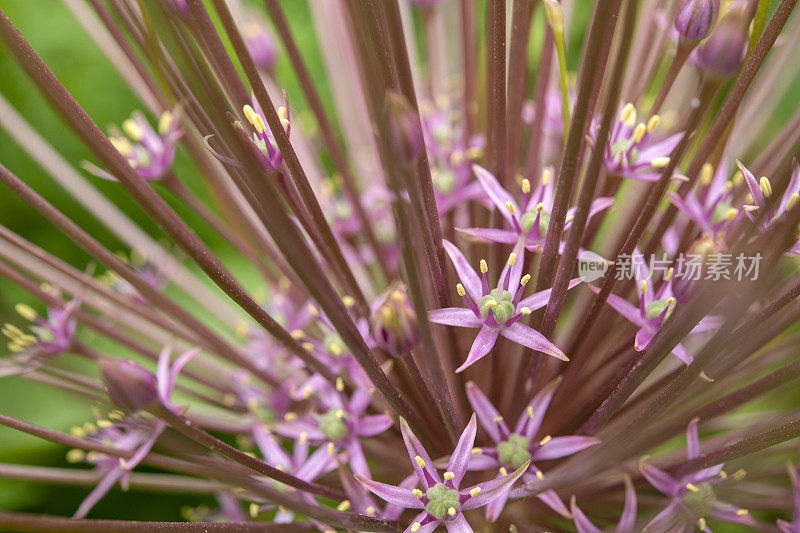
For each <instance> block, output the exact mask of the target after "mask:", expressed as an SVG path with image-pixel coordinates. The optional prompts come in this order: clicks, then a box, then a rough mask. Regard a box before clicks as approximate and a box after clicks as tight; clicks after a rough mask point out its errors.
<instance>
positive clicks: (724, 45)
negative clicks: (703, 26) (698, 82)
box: [697, 4, 750, 80]
mask: <svg viewBox="0 0 800 533" xmlns="http://www.w3.org/2000/svg"><path fill="white" fill-rule="evenodd" d="M749 26H750V17H749V16H748V13H747V9H746V6H744V5H742V4H738V5H735V6H734V7H732V8H731V9H730V10H729V11H728V12H727V13H726V14H725V15H724V16H723V17H722V18H721V19H720V21H719V24H718V25H717V28H716V29H715V30H714V32H713V33H712V34H711V36H710V37H709V38H708V39H706V40H705V41H704V42H703V44H701V45H700V47H699V48H698V50H697V65H698V66H699V67H700V68H701V69H703V70H704V71H705V72H706V74H708V75H710V76H713V77H716V78H721V79H723V80H724V79H727V78H730V77H731V76H733V75H734V74H736V73H737V72H739V69H740V68H741V67H742V63H743V62H744V57H745V54H746V53H747V38H748V35H747V33H748V28H749Z"/></svg>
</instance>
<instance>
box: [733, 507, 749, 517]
mask: <svg viewBox="0 0 800 533" xmlns="http://www.w3.org/2000/svg"><path fill="white" fill-rule="evenodd" d="M748 514H750V511H748V510H747V509H739V510H738V511H736V516H745V515H748Z"/></svg>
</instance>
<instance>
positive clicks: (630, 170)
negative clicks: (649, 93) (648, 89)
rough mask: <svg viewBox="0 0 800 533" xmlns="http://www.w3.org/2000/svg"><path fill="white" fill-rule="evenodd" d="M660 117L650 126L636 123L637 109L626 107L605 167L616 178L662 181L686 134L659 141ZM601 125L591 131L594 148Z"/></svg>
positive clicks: (608, 146) (607, 149) (610, 142)
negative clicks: (656, 133)
mask: <svg viewBox="0 0 800 533" xmlns="http://www.w3.org/2000/svg"><path fill="white" fill-rule="evenodd" d="M659 122H660V119H659V118H658V115H654V116H652V117H650V119H649V120H648V121H647V123H643V122H640V123H638V124H637V122H636V108H635V107H634V106H633V104H626V105H625V106H624V107H623V108H622V111H621V112H620V115H619V118H618V120H617V121H616V123H615V124H614V125H613V126H612V128H611V135H610V138H609V140H608V143H607V144H606V145H605V167H606V170H607V171H608V172H610V173H612V174H616V175H618V176H621V177H623V178H628V179H634V180H639V181H658V178H659V177H660V176H661V169H662V168H664V167H665V166H666V165H667V163H669V155H670V154H671V153H672V150H674V149H675V147H676V146H677V145H678V143H679V142H680V139H681V137H682V135H683V133H676V134H675V135H672V136H670V137H667V138H666V139H663V140H658V139H657V138H656V136H655V135H653V133H654V131H655V130H656V128H657V127H658V124H659ZM597 124H598V123H597V122H595V126H594V127H592V128H591V130H590V131H591V135H592V136H593V137H592V146H595V147H596V144H597V139H596V136H597V133H596V132H597Z"/></svg>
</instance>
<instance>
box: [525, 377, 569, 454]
mask: <svg viewBox="0 0 800 533" xmlns="http://www.w3.org/2000/svg"><path fill="white" fill-rule="evenodd" d="M559 383H561V379H560V378H556V379H554V380H553V381H551V382H550V383H548V384H547V386H546V387H545V388H544V389H542V390H541V391H540V392H539V393H538V394H537V395H536V396H535V397H534V398H533V400H532V401H531V403H530V404H529V405H528V408H526V409H525V412H524V413H522V415H520V417H519V421H517V427H516V428H515V429H514V433H517V434H519V435H524V436H525V438H526V439H528V440H531V439H533V438H534V437H536V434H537V433H539V428H540V427H541V425H542V420H544V415H545V413H547V408H548V407H549V406H550V400H552V399H553V395H554V394H555V392H556V389H557V388H558V385H559Z"/></svg>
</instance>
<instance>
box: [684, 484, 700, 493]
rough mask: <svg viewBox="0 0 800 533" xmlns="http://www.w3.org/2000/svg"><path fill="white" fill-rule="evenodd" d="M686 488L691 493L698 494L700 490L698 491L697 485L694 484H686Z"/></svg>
mask: <svg viewBox="0 0 800 533" xmlns="http://www.w3.org/2000/svg"><path fill="white" fill-rule="evenodd" d="M686 488H687V489H689V490H690V491H692V492H700V489H698V488H697V485H695V484H694V483H687V484H686Z"/></svg>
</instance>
